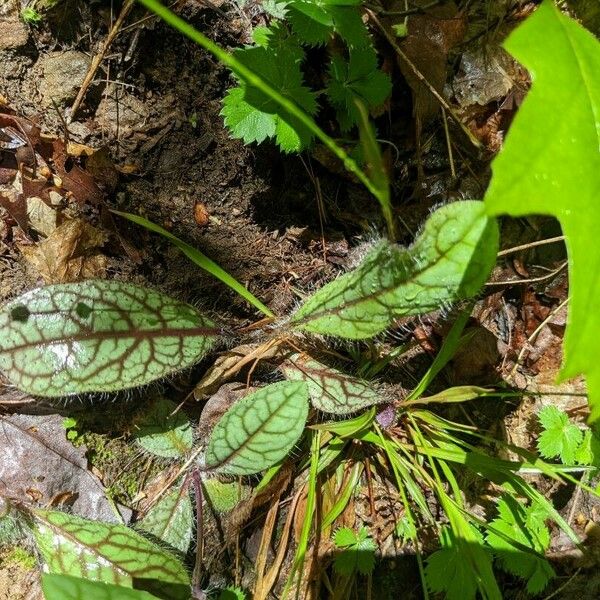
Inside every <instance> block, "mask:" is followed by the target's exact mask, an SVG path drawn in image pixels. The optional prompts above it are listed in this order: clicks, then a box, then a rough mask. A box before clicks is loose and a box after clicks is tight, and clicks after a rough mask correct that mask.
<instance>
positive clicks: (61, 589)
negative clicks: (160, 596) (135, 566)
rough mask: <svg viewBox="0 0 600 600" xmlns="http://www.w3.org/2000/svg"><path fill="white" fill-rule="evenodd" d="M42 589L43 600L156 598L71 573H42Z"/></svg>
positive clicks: (141, 599)
mask: <svg viewBox="0 0 600 600" xmlns="http://www.w3.org/2000/svg"><path fill="white" fill-rule="evenodd" d="M42 590H43V592H44V598H45V600H156V599H157V596H153V595H152V594H149V593H148V592H144V591H142V590H134V589H131V588H126V587H122V586H120V585H113V584H111V583H104V582H102V581H90V580H88V579H81V578H80V577H72V576H71V575H53V574H52V573H43V574H42Z"/></svg>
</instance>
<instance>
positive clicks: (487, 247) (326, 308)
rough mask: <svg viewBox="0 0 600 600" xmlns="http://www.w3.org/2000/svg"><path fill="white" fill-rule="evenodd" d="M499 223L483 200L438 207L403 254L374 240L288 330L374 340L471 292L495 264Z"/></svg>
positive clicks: (295, 317) (301, 311) (299, 313)
mask: <svg viewBox="0 0 600 600" xmlns="http://www.w3.org/2000/svg"><path fill="white" fill-rule="evenodd" d="M498 237H499V233H498V226H497V224H496V222H495V221H494V220H493V219H490V218H488V217H487V216H486V215H485V209H484V205H483V203H482V202H477V201H461V202H454V203H452V204H448V205H446V206H443V207H442V208H440V209H438V210H437V211H435V212H434V213H433V214H432V215H431V216H430V217H429V219H428V220H427V222H426V223H425V226H424V229H423V232H422V233H421V235H420V236H419V237H418V238H417V240H416V241H415V243H414V244H413V245H412V246H411V247H410V248H409V249H404V248H401V247H399V246H396V245H394V244H391V243H390V242H387V241H382V242H380V243H379V244H378V245H377V246H375V248H373V250H371V252H369V254H368V255H367V256H366V257H365V259H364V260H363V262H362V264H361V265H360V266H359V267H358V268H357V269H355V270H354V271H351V272H350V273H347V274H345V275H343V276H341V277H339V278H338V279H336V280H335V281H332V282H331V283H329V284H327V285H326V286H324V287H323V288H321V289H320V290H319V291H318V292H317V293H316V294H314V295H313V296H312V297H310V298H309V299H308V300H307V301H306V302H305V303H304V304H303V305H302V306H301V307H300V308H299V309H298V311H297V312H296V313H295V314H294V315H293V316H292V318H291V326H292V327H293V328H295V329H299V330H303V331H308V332H311V333H318V334H328V335H333V336H337V337H342V338H347V339H364V338H368V337H372V336H374V335H377V334H378V333H380V332H382V331H383V330H385V329H386V328H387V327H389V326H390V325H392V323H393V322H394V320H395V319H397V318H399V317H403V316H408V315H414V314H420V313H426V312H430V311H433V310H437V309H439V308H440V307H442V306H444V305H446V304H448V303H450V302H454V301H456V300H460V299H464V298H468V297H471V296H474V295H475V294H477V292H478V291H479V289H480V288H481V286H482V285H483V284H484V282H485V280H486V279H487V276H488V275H489V273H490V271H491V269H492V266H493V265H494V263H495V260H496V251H497V247H498Z"/></svg>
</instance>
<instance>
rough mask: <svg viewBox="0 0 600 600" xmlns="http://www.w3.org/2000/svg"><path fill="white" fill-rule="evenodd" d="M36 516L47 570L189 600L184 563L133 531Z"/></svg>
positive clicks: (36, 513)
mask: <svg viewBox="0 0 600 600" xmlns="http://www.w3.org/2000/svg"><path fill="white" fill-rule="evenodd" d="M32 516H33V519H34V524H35V528H34V535H35V540H36V542H37V545H38V548H39V550H40V552H41V554H42V557H43V559H44V562H45V563H46V566H47V568H48V572H50V573H56V574H61V575H72V576H73V577H82V578H84V579H88V580H90V581H103V582H105V583H111V584H113V585H120V586H124V587H130V588H135V589H142V590H145V591H148V592H151V593H153V594H156V595H158V596H159V597H160V598H165V599H169V600H171V599H173V600H180V599H181V600H187V598H189V595H190V588H189V585H190V580H189V577H188V574H187V572H186V570H185V568H184V567H183V565H182V564H181V563H180V562H179V560H178V559H177V558H176V557H175V556H174V555H172V554H171V553H170V552H167V551H166V550H164V549H163V548H161V547H159V546H157V545H156V544H153V543H152V542H150V541H148V540H147V539H145V538H143V537H142V536H141V535H140V534H139V533H136V532H135V531H133V530H132V529H130V528H128V527H125V526H124V525H109V524H107V523H101V522H99V521H88V520H87V519H82V518H81V517H76V516H74V515H68V514H66V513H61V512H56V511H50V510H36V511H33V512H32Z"/></svg>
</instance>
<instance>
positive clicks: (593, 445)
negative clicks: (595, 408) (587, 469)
mask: <svg viewBox="0 0 600 600" xmlns="http://www.w3.org/2000/svg"><path fill="white" fill-rule="evenodd" d="M575 462H576V463H577V464H578V465H590V466H593V467H595V468H597V469H599V468H600V440H599V439H598V437H597V436H596V435H595V434H594V433H593V432H592V431H591V430H590V429H587V430H586V431H585V433H584V434H583V441H582V442H581V444H580V446H579V448H577V452H576V453H575Z"/></svg>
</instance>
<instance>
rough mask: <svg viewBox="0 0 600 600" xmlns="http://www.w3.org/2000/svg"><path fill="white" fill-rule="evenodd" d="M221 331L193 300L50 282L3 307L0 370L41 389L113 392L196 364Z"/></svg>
mask: <svg viewBox="0 0 600 600" xmlns="http://www.w3.org/2000/svg"><path fill="white" fill-rule="evenodd" d="M218 336H219V329H218V328H217V327H215V325H214V323H212V322H211V321H210V320H209V319H207V318H206V317H204V316H203V315H201V314H200V313H199V312H198V311H197V310H196V309H195V308H193V307H192V306H189V305H188V304H185V303H183V302H179V301H178V300H174V299H172V298H169V297H168V296H165V295H163V294H161V293H159V292H155V291H152V290H148V289H146V288H142V287H138V286H136V285H131V284H129V283H123V282H119V281H102V280H90V281H84V282H81V283H67V284H61V285H50V286H47V287H43V288H39V289H36V290H32V291H30V292H27V293H26V294H23V295H22V296H20V297H18V298H16V299H15V300H12V301H11V302H9V303H8V304H6V305H5V306H4V308H3V309H2V310H1V311H0V370H2V371H4V373H5V374H6V376H7V377H8V379H9V380H10V381H11V382H12V383H13V384H14V385H15V386H16V387H18V388H19V389H21V390H23V391H24V392H27V393H29V394H33V395H37V396H46V397H60V396H68V395H72V394H80V393H84V392H112V391H116V390H122V389H127V388H131V387H135V386H139V385H144V384H147V383H149V382H151V381H153V380H156V379H159V378H161V377H164V376H165V375H168V374H170V373H173V372H174V371H177V370H179V369H183V368H185V367H189V366H191V365H193V364H194V363H196V362H197V361H198V360H199V359H201V358H202V357H203V356H204V355H205V354H206V353H207V352H208V351H209V349H210V348H211V346H212V345H213V343H214V342H215V340H216V339H217V338H218Z"/></svg>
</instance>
